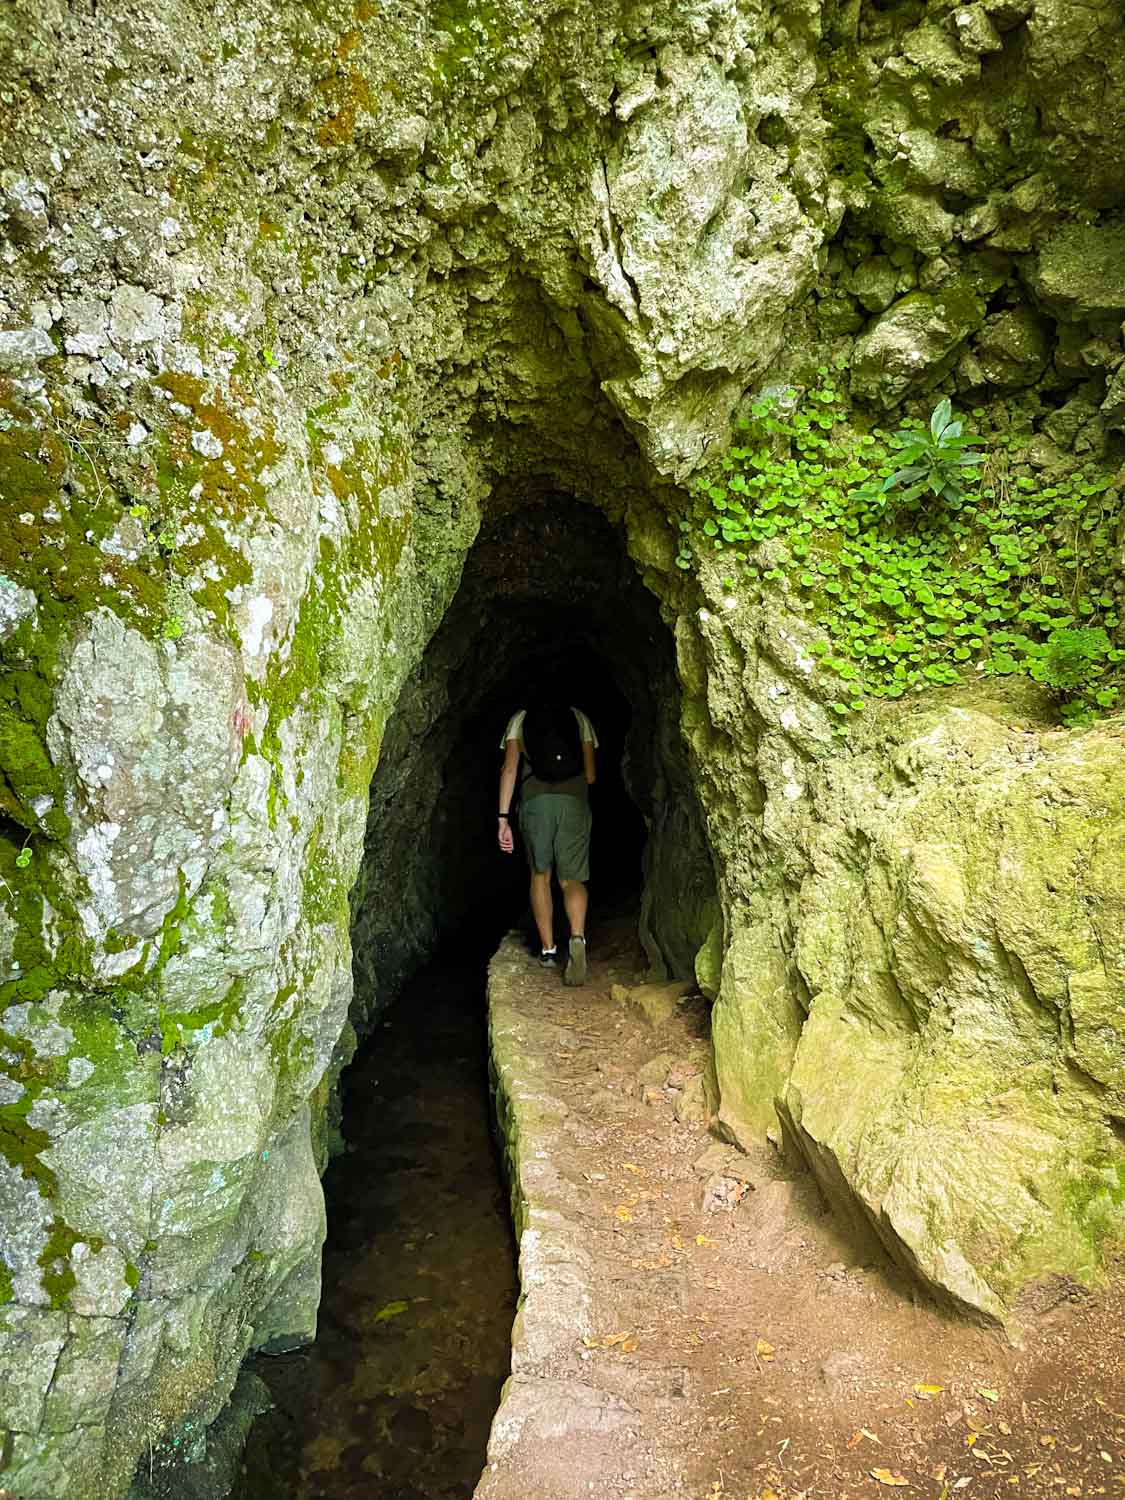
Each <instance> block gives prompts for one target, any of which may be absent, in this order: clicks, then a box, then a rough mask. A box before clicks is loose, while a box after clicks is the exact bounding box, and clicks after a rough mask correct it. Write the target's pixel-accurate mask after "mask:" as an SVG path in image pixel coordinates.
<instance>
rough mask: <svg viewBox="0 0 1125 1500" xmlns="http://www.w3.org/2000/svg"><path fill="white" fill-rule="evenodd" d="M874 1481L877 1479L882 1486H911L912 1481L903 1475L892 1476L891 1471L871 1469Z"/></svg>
mask: <svg viewBox="0 0 1125 1500" xmlns="http://www.w3.org/2000/svg"><path fill="white" fill-rule="evenodd" d="M870 1474H871V1477H872V1479H877V1480H878V1481H879V1483H880V1484H893V1485H903V1484H905V1485H909V1483H910V1480H909V1479H907V1478H906V1476H905V1475H903V1474H892V1473H891V1471H890V1469H871V1470H870Z"/></svg>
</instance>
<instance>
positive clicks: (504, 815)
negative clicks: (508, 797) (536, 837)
mask: <svg viewBox="0 0 1125 1500" xmlns="http://www.w3.org/2000/svg"><path fill="white" fill-rule="evenodd" d="M496 816H497V817H498V818H504V819H505V821H510V817H511V815H510V814H509V813H497V814H496Z"/></svg>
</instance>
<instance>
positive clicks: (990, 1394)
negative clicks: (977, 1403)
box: [977, 1386, 1000, 1401]
mask: <svg viewBox="0 0 1125 1500" xmlns="http://www.w3.org/2000/svg"><path fill="white" fill-rule="evenodd" d="M977 1395H978V1396H983V1397H984V1399H985V1400H986V1401H999V1399H1000V1392H999V1391H986V1390H985V1389H984V1387H983V1386H979V1387H978V1388H977Z"/></svg>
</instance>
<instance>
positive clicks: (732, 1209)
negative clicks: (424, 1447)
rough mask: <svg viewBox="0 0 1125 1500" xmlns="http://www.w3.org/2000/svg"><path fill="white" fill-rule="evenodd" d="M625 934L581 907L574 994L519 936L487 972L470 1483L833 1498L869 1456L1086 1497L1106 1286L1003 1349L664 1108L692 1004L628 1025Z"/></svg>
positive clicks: (1111, 1445) (772, 1179) (1072, 1295)
mask: <svg viewBox="0 0 1125 1500" xmlns="http://www.w3.org/2000/svg"><path fill="white" fill-rule="evenodd" d="M630 946H631V944H629V943H628V942H627V941H626V942H624V943H623V942H622V941H621V937H619V936H618V937H616V938H615V936H614V934H613V931H612V929H609V930H607V928H606V927H605V926H600V927H599V929H598V941H597V943H596V944H595V948H594V955H595V956H594V958H593V962H592V965H591V973H590V982H589V984H588V985H587V986H586V987H585V988H584V989H581V990H567V989H565V988H563V987H562V986H561V985H560V983H559V980H558V976H557V975H546V974H544V973H543V972H542V971H541V970H540V969H539V966H538V965H537V964H536V963H535V962H534V960H532V959H531V958H530V956H529V954H528V953H527V951H526V950H525V949H524V948H523V947H522V945H521V944H520V943H519V942H517V941H514V940H513V939H512V938H509V939H508V940H506V941H505V942H504V943H503V944H502V945H501V947H500V949H499V951H498V953H497V954H496V956H495V958H494V959H493V961H492V964H491V966H490V969H489V1018H490V1049H491V1056H492V1071H493V1080H494V1088H495V1098H496V1106H497V1116H498V1119H499V1122H500V1127H501V1139H502V1141H503V1143H504V1151H505V1157H506V1160H507V1162H508V1166H509V1178H510V1183H511V1188H512V1198H513V1208H514V1214H515V1220H516V1224H517V1227H518V1229H519V1232H520V1274H521V1284H522V1296H521V1302H520V1309H519V1314H518V1316H517V1319H516V1323H515V1327H514V1330H513V1338H512V1373H511V1378H510V1380H509V1381H508V1384H507V1386H506V1388H505V1392H504V1396H503V1398H502V1401H501V1405H500V1408H499V1410H498V1412H497V1413H496V1417H495V1419H494V1422H493V1427H492V1434H491V1441H490V1444H489V1451H488V1462H487V1464H486V1466H485V1471H484V1474H483V1476H482V1478H481V1482H480V1484H479V1486H478V1488H477V1491H476V1495H477V1497H478V1500H522V1497H523V1496H525V1495H528V1494H533V1495H535V1496H536V1497H542V1500H578V1497H580V1496H584V1495H588V1494H589V1493H590V1485H591V1483H593V1484H594V1486H595V1489H597V1488H599V1487H600V1488H601V1489H602V1490H603V1491H604V1492H606V1493H610V1494H613V1493H621V1494H623V1495H629V1496H632V1497H634V1500H642V1497H643V1500H649V1497H652V1500H664V1497H666V1496H670V1495H676V1494H681V1493H682V1494H688V1495H704V1494H706V1493H707V1492H708V1491H709V1490H714V1488H715V1486H716V1485H718V1486H720V1487H721V1489H722V1490H724V1491H725V1492H726V1493H728V1494H737V1495H757V1494H760V1493H765V1491H766V1490H767V1489H768V1490H771V1491H772V1492H773V1493H774V1494H776V1495H777V1496H778V1497H779V1500H797V1497H798V1496H800V1495H809V1494H812V1495H816V1494H822V1495H832V1496H841V1497H843V1496H852V1495H861V1494H864V1493H866V1492H868V1491H869V1490H870V1488H871V1485H872V1483H873V1479H874V1478H876V1477H878V1475H877V1474H876V1475H874V1476H873V1473H872V1471H873V1469H874V1470H881V1471H882V1473H883V1474H884V1475H890V1474H895V1475H897V1476H898V1479H897V1483H899V1484H901V1485H902V1486H903V1487H906V1486H914V1487H916V1488H917V1489H919V1490H921V1491H925V1489H926V1487H927V1486H928V1485H933V1483H934V1480H933V1474H934V1473H935V1471H937V1470H938V1469H941V1471H942V1473H943V1477H944V1482H945V1483H946V1484H948V1486H949V1488H950V1490H951V1492H958V1491H959V1490H961V1489H965V1488H967V1487H968V1486H970V1485H971V1486H973V1487H974V1488H976V1487H980V1489H981V1492H982V1493H983V1494H986V1495H988V1496H989V1497H990V1500H991V1497H993V1496H996V1497H998V1496H1000V1495H1002V1494H1006V1493H1008V1491H1009V1489H1010V1488H1011V1486H1010V1484H1009V1481H1010V1480H1011V1479H1012V1478H1018V1479H1019V1480H1020V1483H1021V1485H1022V1486H1023V1487H1024V1488H1026V1489H1027V1490H1028V1491H1029V1492H1030V1493H1036V1492H1038V1491H1039V1490H1040V1489H1042V1490H1043V1492H1044V1493H1046V1492H1047V1491H1049V1490H1051V1489H1053V1488H1055V1487H1057V1488H1058V1489H1060V1490H1062V1489H1064V1488H1078V1489H1089V1490H1093V1491H1094V1492H1096V1491H1097V1489H1098V1488H1100V1487H1101V1484H1102V1481H1103V1480H1104V1479H1105V1477H1106V1476H1105V1469H1106V1464H1107V1458H1106V1454H1109V1460H1110V1461H1111V1462H1116V1459H1117V1457H1118V1456H1120V1454H1121V1453H1122V1452H1123V1451H1125V1426H1123V1419H1122V1418H1121V1416H1120V1415H1119V1414H1118V1413H1117V1412H1116V1410H1115V1403H1114V1402H1113V1401H1112V1399H1111V1398H1110V1397H1109V1396H1108V1395H1107V1393H1108V1392H1111V1391H1113V1390H1115V1389H1116V1387H1117V1386H1118V1385H1119V1384H1120V1379H1121V1371H1122V1369H1123V1368H1125V1330H1123V1327H1122V1323H1121V1317H1120V1307H1121V1303H1122V1288H1121V1287H1120V1285H1118V1286H1117V1287H1115V1288H1112V1289H1109V1290H1108V1291H1103V1292H1097V1293H1094V1294H1092V1295H1089V1296H1087V1295H1084V1294H1082V1293H1080V1292H1079V1290H1078V1288H1077V1287H1075V1285H1074V1284H1073V1283H1070V1284H1069V1285H1068V1284H1067V1283H1065V1282H1059V1281H1056V1282H1055V1283H1054V1284H1052V1285H1050V1286H1046V1287H1044V1288H1042V1289H1041V1292H1042V1295H1041V1297H1040V1298H1039V1299H1038V1305H1037V1307H1036V1308H1035V1309H1032V1308H1031V1307H1030V1306H1029V1307H1028V1308H1027V1314H1028V1322H1029V1327H1028V1330H1027V1334H1026V1338H1025V1340H1024V1343H1023V1346H1022V1347H1021V1348H1020V1349H1019V1350H1015V1349H1013V1348H1012V1347H1011V1346H1010V1345H1009V1344H1008V1343H1007V1342H1006V1341H1005V1340H1004V1339H1002V1338H1000V1337H998V1336H997V1335H996V1334H995V1333H994V1332H992V1331H990V1330H985V1329H982V1328H980V1327H976V1326H973V1325H972V1324H970V1323H968V1322H967V1321H966V1320H965V1319H963V1318H953V1317H950V1316H949V1314H948V1313H947V1312H945V1311H943V1310H942V1309H940V1308H938V1307H936V1306H935V1305H934V1304H933V1303H932V1302H929V1301H928V1300H925V1299H911V1298H909V1297H906V1296H904V1295H903V1289H904V1285H905V1284H906V1280H905V1277H904V1276H903V1275H902V1272H901V1271H900V1270H898V1269H896V1268H894V1267H892V1266H889V1265H888V1264H887V1263H886V1261H885V1260H884V1258H883V1257H882V1256H881V1255H880V1253H879V1251H878V1249H877V1248H874V1247H872V1248H871V1249H870V1250H865V1249H864V1248H863V1246H862V1245H861V1244H860V1243H857V1241H856V1239H855V1238H854V1237H853V1236H851V1235H850V1234H848V1233H847V1232H846V1231H844V1232H842V1229H843V1226H842V1225H841V1221H840V1218H839V1216H838V1215H834V1214H831V1213H829V1212H827V1211H826V1209H825V1205H824V1202H823V1200H822V1199H821V1197H820V1195H819V1194H818V1192H817V1190H816V1187H815V1185H814V1183H813V1182H812V1180H811V1179H810V1177H809V1176H808V1174H807V1173H803V1172H794V1171H793V1170H792V1168H791V1167H790V1166H787V1165H786V1164H785V1163H784V1162H783V1160H782V1159H781V1157H780V1155H779V1153H778V1152H777V1151H775V1150H774V1149H773V1148H772V1147H770V1146H768V1145H766V1144H765V1143H759V1144H757V1145H755V1146H754V1147H752V1149H751V1150H750V1151H749V1152H745V1153H744V1152H741V1151H738V1150H736V1149H733V1148H732V1147H731V1146H730V1145H728V1144H724V1143H722V1142H719V1141H716V1140H714V1139H713V1138H709V1136H708V1135H707V1133H706V1121H705V1119H700V1120H698V1121H685V1120H684V1119H683V1118H682V1114H681V1110H680V1108H679V1103H680V1101H681V1099H682V1098H683V1095H684V1093H685V1092H686V1083H685V1075H686V1074H687V1073H688V1072H689V1070H690V1067H691V1064H692V1059H693V1057H694V1056H695V1054H696V1051H697V1049H698V1048H699V1047H700V1046H701V1045H704V1046H705V1045H706V1036H707V1007H706V1005H705V1004H704V1003H702V1002H701V1001H700V999H699V997H698V996H695V997H694V998H690V999H687V1000H685V1002H684V1004H683V1005H682V1006H681V1007H679V1008H678V1010H677V1012H676V1014H674V1015H672V1016H670V1017H668V1018H667V1019H665V1020H663V1021H661V1022H659V1023H658V1024H657V1026H656V1027H655V1028H652V1027H650V1026H648V1025H644V1024H641V1025H638V1024H636V1022H635V1021H631V1020H630V1019H629V1017H628V1016H627V1014H626V1013H625V1012H624V1011H623V1010H622V1007H621V1006H620V1004H619V1002H618V1000H617V998H616V996H615V995H614V993H613V992H614V991H615V990H617V989H619V988H621V986H620V984H615V983H614V980H615V979H618V980H619V979H621V978H627V977H628V965H629V963H630V962H631V961H635V960H631V959H630V956H629V948H630ZM654 1054H655V1055H654ZM974 1445H979V1446H980V1448H981V1449H982V1451H983V1452H984V1453H985V1455H986V1457H985V1459H984V1460H983V1463H984V1464H985V1465H987V1468H988V1472H987V1476H986V1477H984V1478H983V1479H982V1473H983V1472H984V1471H983V1470H982V1460H981V1458H980V1455H979V1454H978V1453H976V1452H975V1448H974ZM1048 1448H1050V1449H1051V1450H1052V1452H1053V1453H1054V1454H1055V1458H1054V1460H1053V1461H1050V1462H1049V1465H1048V1464H1045V1463H1044V1457H1043V1455H1044V1451H1045V1449H1048ZM1056 1465H1057V1467H1056ZM994 1469H995V1471H996V1472H995V1473H993V1470H994ZM591 1476H593V1478H592V1477H591ZM720 1476H721V1477H720ZM1040 1476H1042V1477H1040ZM884 1482H887V1481H884Z"/></svg>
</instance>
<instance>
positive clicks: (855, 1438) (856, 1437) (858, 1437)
mask: <svg viewBox="0 0 1125 1500" xmlns="http://www.w3.org/2000/svg"><path fill="white" fill-rule="evenodd" d="M862 1442H863V1433H862V1432H853V1433H852V1435H851V1437H850V1438H849V1439H848V1451H849V1452H851V1450H852V1449H853V1448H858V1447H859V1445H860V1443H862Z"/></svg>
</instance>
